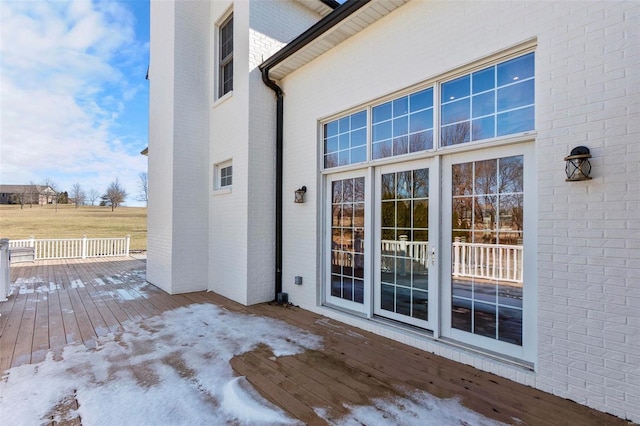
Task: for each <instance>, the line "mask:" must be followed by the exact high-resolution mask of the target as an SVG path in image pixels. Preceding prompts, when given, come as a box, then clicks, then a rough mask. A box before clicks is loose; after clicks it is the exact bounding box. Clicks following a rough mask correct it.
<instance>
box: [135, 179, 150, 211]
mask: <svg viewBox="0 0 640 426" xmlns="http://www.w3.org/2000/svg"><path fill="white" fill-rule="evenodd" d="M138 178H139V180H138V190H139V192H138V197H137V198H136V200H138V201H144V203H145V206H146V205H147V202H148V201H149V186H148V181H149V179H148V175H147V172H140V174H139V175H138Z"/></svg>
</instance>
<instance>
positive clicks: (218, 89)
mask: <svg viewBox="0 0 640 426" xmlns="http://www.w3.org/2000/svg"><path fill="white" fill-rule="evenodd" d="M229 24H231V42H232V43H234V42H235V37H234V25H233V10H230V11H228V12H227V13H225V14H224V15H223V17H222V19H220V21H218V23H217V24H216V32H215V33H216V37H215V46H216V50H215V70H216V75H215V83H216V84H215V96H214V99H215V100H218V99H223V98H227V97H228V96H231V94H232V93H233V71H232V75H231V88H230V89H229V90H227V91H226V92H224V91H223V84H224V82H223V69H224V67H225V66H226V65H228V64H229V63H231V64H232V69H233V53H234V48H233V47H232V49H231V52H230V54H229V55H227V56H226V57H225V58H222V57H221V55H222V31H223V29H224V28H225V26H227V25H229Z"/></svg>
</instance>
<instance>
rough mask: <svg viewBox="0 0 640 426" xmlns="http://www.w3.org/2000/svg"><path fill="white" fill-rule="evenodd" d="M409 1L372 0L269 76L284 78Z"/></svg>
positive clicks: (270, 71)
mask: <svg viewBox="0 0 640 426" xmlns="http://www.w3.org/2000/svg"><path fill="white" fill-rule="evenodd" d="M349 1H357V0H349ZM409 1H410V0H373V1H371V2H369V3H368V4H367V5H365V6H363V7H362V8H360V9H358V10H357V11H356V12H354V13H353V14H352V15H350V16H349V17H347V18H345V19H344V20H343V21H341V22H340V23H339V24H337V25H335V26H334V27H333V28H330V29H329V30H327V31H326V32H325V33H323V34H322V35H321V36H319V37H318V38H316V39H315V40H313V41H311V42H310V43H309V44H307V45H306V46H305V47H303V48H302V49H300V50H299V51H297V52H295V53H294V54H292V55H291V56H289V57H288V58H287V59H285V60H283V61H282V62H280V63H278V64H277V65H275V66H274V67H273V68H271V69H270V70H269V76H270V77H271V78H272V79H274V80H280V79H282V78H284V77H286V76H287V75H288V74H290V73H292V72H293V71H295V70H297V69H298V68H300V67H302V66H304V65H306V64H308V63H309V62H311V61H313V60H314V59H316V58H317V57H318V56H320V55H322V54H323V53H325V52H327V51H329V50H331V49H332V48H334V47H336V46H337V45H339V44H340V43H342V42H343V41H345V40H346V39H348V38H349V37H351V36H353V35H355V34H357V33H359V32H360V31H362V30H363V29H365V28H367V27H368V26H369V25H371V24H373V23H374V22H376V21H378V20H379V19H382V18H383V17H385V16H386V15H388V14H389V13H391V12H392V11H394V10H395V9H397V8H399V7H400V6H402V5H404V4H405V3H408V2H409Z"/></svg>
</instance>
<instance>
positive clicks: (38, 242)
mask: <svg viewBox="0 0 640 426" xmlns="http://www.w3.org/2000/svg"><path fill="white" fill-rule="evenodd" d="M129 239H130V238H129V236H128V235H127V236H126V237H124V238H87V237H84V238H63V239H35V238H29V239H27V240H10V241H9V250H11V248H21V247H33V253H34V260H44V259H74V258H82V259H85V258H87V257H108V256H128V255H129Z"/></svg>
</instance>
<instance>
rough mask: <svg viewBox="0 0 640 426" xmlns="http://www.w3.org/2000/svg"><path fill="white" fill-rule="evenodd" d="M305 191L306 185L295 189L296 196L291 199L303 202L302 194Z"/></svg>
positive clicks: (295, 201)
mask: <svg viewBox="0 0 640 426" xmlns="http://www.w3.org/2000/svg"><path fill="white" fill-rule="evenodd" d="M306 192H307V187H306V186H303V187H301V188H298V189H296V197H295V198H294V199H293V202H294V203H304V194H305V193H306Z"/></svg>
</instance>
